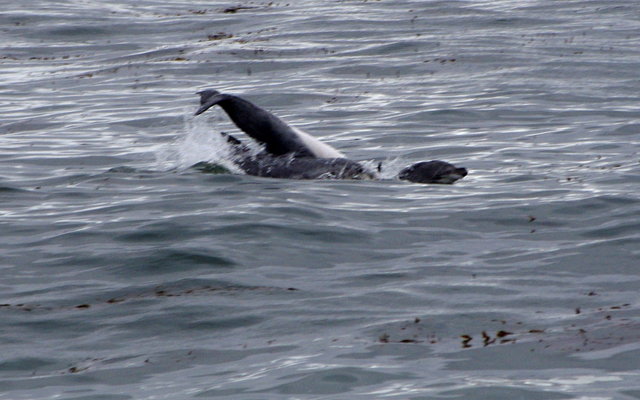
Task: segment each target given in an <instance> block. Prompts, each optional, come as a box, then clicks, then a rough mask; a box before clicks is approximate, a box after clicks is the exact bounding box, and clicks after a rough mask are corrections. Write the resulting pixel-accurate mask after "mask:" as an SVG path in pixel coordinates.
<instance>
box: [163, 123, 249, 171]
mask: <svg viewBox="0 0 640 400" xmlns="http://www.w3.org/2000/svg"><path fill="white" fill-rule="evenodd" d="M154 153H155V156H156V165H157V168H158V169H161V170H172V169H187V168H190V167H191V166H193V165H194V164H197V163H199V162H202V161H204V162H208V163H215V164H218V165H221V166H223V167H225V168H227V169H228V170H230V171H233V172H237V173H240V174H242V173H243V172H242V170H240V168H238V167H237V166H236V165H235V164H234V162H233V158H232V152H231V147H230V145H229V143H227V139H226V138H225V137H223V136H222V135H221V134H220V133H219V130H218V129H217V127H216V126H215V125H214V126H212V125H211V120H208V119H205V118H193V117H192V116H191V115H189V114H186V115H185V118H184V132H183V134H182V135H180V136H179V137H177V138H176V139H175V140H174V141H172V142H171V143H168V144H163V145H160V146H158V147H157V148H156V149H155V150H154Z"/></svg>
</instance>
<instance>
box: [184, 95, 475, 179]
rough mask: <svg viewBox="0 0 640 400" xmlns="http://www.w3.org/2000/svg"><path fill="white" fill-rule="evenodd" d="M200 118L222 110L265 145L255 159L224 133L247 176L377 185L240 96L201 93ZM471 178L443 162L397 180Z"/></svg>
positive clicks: (422, 165) (410, 170)
mask: <svg viewBox="0 0 640 400" xmlns="http://www.w3.org/2000/svg"><path fill="white" fill-rule="evenodd" d="M198 94H199V95H200V108H199V109H198V110H197V111H196V113H195V115H200V114H202V113H203V112H205V111H206V110H208V109H209V108H211V107H212V106H214V105H218V106H220V107H221V108H222V109H223V110H224V111H225V112H226V113H227V115H228V116H229V118H230V119H231V120H232V121H233V123H234V124H235V125H236V126H237V127H238V128H240V130H242V131H243V132H244V133H246V134H247V135H248V136H249V137H251V138H252V139H254V140H255V141H256V142H258V143H260V144H262V145H264V151H262V152H261V153H259V154H253V153H252V152H251V151H250V149H249V148H248V147H247V146H245V145H244V144H243V143H242V142H241V141H240V140H238V139H236V138H235V137H233V136H231V135H227V134H225V133H223V135H224V136H226V137H227V142H228V143H229V144H230V146H231V148H232V153H233V157H234V162H235V164H236V165H237V166H238V167H239V168H240V169H242V170H243V171H244V172H245V173H246V174H248V175H254V176H261V177H269V178H289V179H373V178H376V177H377V173H376V171H370V170H368V169H367V168H365V167H364V166H363V165H362V164H360V163H358V162H356V161H352V160H349V159H347V158H346V157H345V156H344V155H343V154H342V153H340V152H339V151H338V150H336V149H334V148H333V147H331V146H329V145H328V144H326V143H323V142H321V141H320V140H318V139H316V138H314V137H313V136H311V135H309V134H308V133H306V132H303V131H301V130H299V129H297V128H294V127H292V126H289V125H288V124H287V123H286V122H284V121H283V120H281V119H280V118H278V117H276V116H275V115H273V114H272V113H270V112H268V111H266V110H264V109H262V108H260V107H258V106H257V105H255V104H253V103H251V102H249V101H248V100H246V99H243V98H241V97H238V96H234V95H231V94H224V93H220V92H218V91H217V90H214V89H207V90H203V91H201V92H198ZM466 175H467V170H466V169H465V168H458V167H455V166H454V165H452V164H449V163H447V162H444V161H439V160H434V161H423V162H419V163H416V164H413V165H411V166H409V167H407V168H405V169H403V170H402V171H400V174H399V175H398V178H399V179H402V180H407V181H410V182H416V183H453V182H455V181H457V180H458V179H460V178H463V177H464V176H466Z"/></svg>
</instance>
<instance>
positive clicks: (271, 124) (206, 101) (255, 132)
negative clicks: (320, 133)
mask: <svg viewBox="0 0 640 400" xmlns="http://www.w3.org/2000/svg"><path fill="white" fill-rule="evenodd" d="M198 94H199V95H200V108H199V109H198V111H196V113H195V115H200V114H202V113H203V112H205V111H206V110H208V109H209V108H210V107H212V106H214V105H216V104H217V105H219V106H220V107H222V109H223V110H224V111H225V112H226V113H227V115H228V116H229V118H231V120H232V121H233V123H234V124H236V126H237V127H238V128H240V130H242V131H243V132H244V133H246V134H247V135H249V136H251V137H252V138H253V139H254V140H255V141H257V142H258V143H261V144H264V145H265V150H266V151H267V152H268V153H270V154H273V155H274V156H281V155H284V154H289V153H294V154H296V156H298V157H314V154H313V153H311V152H310V151H309V149H307V147H306V146H305V145H304V143H303V142H302V140H301V139H300V137H299V136H298V135H297V134H296V132H295V131H294V130H293V129H292V128H291V127H290V126H289V125H287V124H286V123H285V122H284V121H282V120H281V119H280V118H278V117H276V116H275V115H273V114H271V113H270V112H268V111H266V110H264V109H262V108H260V107H258V106H256V105H255V104H253V103H251V102H249V101H247V100H245V99H243V98H241V97H238V96H234V95H231V94H222V93H220V92H218V91H217V90H214V89H207V90H203V91H201V92H198Z"/></svg>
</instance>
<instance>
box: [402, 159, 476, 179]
mask: <svg viewBox="0 0 640 400" xmlns="http://www.w3.org/2000/svg"><path fill="white" fill-rule="evenodd" d="M465 176H467V170H466V168H458V167H456V166H455V165H451V164H449V163H447V162H444V161H438V160H435V161H421V162H419V163H415V164H413V165H410V166H408V167H407V168H405V169H403V170H402V171H400V174H399V175H398V178H400V179H402V180H405V181H409V182H415V183H453V182H455V181H457V180H458V179H460V178H464V177H465Z"/></svg>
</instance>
